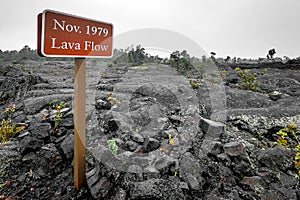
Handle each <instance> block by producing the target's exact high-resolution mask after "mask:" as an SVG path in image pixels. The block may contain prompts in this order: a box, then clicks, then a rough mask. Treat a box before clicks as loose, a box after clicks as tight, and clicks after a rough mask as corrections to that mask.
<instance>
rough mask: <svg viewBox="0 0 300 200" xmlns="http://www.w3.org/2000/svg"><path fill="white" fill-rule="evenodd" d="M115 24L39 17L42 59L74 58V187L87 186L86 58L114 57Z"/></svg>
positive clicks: (68, 17) (46, 15) (51, 13)
mask: <svg viewBox="0 0 300 200" xmlns="http://www.w3.org/2000/svg"><path fill="white" fill-rule="evenodd" d="M112 32H113V26H112V24H108V23H104V22H100V21H95V20H90V19H86V18H82V17H76V16H74V15H69V14H65V13H61V12H57V11H51V10H45V11H44V12H43V13H40V14H39V15H38V37H37V38H38V41H37V44H38V48H37V52H38V54H39V55H40V56H45V57H74V58H75V59H74V60H75V62H74V64H75V71H74V72H75V73H74V186H75V188H76V190H79V189H80V188H81V187H83V186H84V184H85V182H86V181H85V159H86V114H85V112H86V59H85V58H86V57H111V56H112V54H113V47H112V35H113V34H112Z"/></svg>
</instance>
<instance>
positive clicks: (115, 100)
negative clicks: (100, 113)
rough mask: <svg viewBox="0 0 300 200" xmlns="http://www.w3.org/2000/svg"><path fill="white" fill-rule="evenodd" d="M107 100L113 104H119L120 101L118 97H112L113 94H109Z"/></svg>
mask: <svg viewBox="0 0 300 200" xmlns="http://www.w3.org/2000/svg"><path fill="white" fill-rule="evenodd" d="M107 101H108V102H110V103H111V104H112V105H113V106H115V105H119V104H120V101H119V100H118V99H117V98H114V97H112V94H109V96H108V97H107Z"/></svg>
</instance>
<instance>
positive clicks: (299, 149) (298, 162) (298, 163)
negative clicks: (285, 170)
mask: <svg viewBox="0 0 300 200" xmlns="http://www.w3.org/2000/svg"><path fill="white" fill-rule="evenodd" d="M294 151H295V152H296V155H295V159H294V163H295V167H296V169H297V170H298V177H300V144H298V145H297V146H296V147H295V148H294Z"/></svg>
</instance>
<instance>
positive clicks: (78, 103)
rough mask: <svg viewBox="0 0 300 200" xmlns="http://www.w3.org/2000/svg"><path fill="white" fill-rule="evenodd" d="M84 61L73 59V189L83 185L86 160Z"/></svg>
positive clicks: (82, 59)
mask: <svg viewBox="0 0 300 200" xmlns="http://www.w3.org/2000/svg"><path fill="white" fill-rule="evenodd" d="M85 71H86V59H85V58H75V74H74V187H75V189H76V190H77V191H78V190H79V189H80V188H81V187H83V186H84V184H85V159H86V117H85V116H86V74H85Z"/></svg>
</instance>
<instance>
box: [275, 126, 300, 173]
mask: <svg viewBox="0 0 300 200" xmlns="http://www.w3.org/2000/svg"><path fill="white" fill-rule="evenodd" d="M297 130H298V127H297V126H296V125H295V124H288V125H287V127H285V128H283V129H280V130H279V131H278V132H277V134H278V135H280V138H279V139H278V140H277V143H278V144H279V145H282V146H286V145H287V144H288V141H287V139H286V138H289V137H295V136H296V134H297ZM295 138H296V137H295ZM296 140H297V142H298V145H297V146H296V147H294V151H295V153H296V155H295V157H294V164H295V168H296V169H297V171H298V177H299V178H300V143H299V141H298V139H297V138H296Z"/></svg>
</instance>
